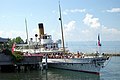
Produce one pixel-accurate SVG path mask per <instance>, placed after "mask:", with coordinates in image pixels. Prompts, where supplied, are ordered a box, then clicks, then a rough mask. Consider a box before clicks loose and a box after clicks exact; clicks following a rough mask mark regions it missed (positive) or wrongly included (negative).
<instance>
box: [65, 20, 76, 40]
mask: <svg viewBox="0 0 120 80" xmlns="http://www.w3.org/2000/svg"><path fill="white" fill-rule="evenodd" d="M75 29H76V21H70V22H69V23H68V24H65V25H64V34H65V38H66V39H67V40H68V39H71V37H72V36H73V35H74V31H75Z"/></svg>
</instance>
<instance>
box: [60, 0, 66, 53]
mask: <svg viewBox="0 0 120 80" xmlns="http://www.w3.org/2000/svg"><path fill="white" fill-rule="evenodd" d="M59 13H60V18H59V20H60V24H61V33H62V46H63V52H64V53H65V44H64V33H63V26H62V16H61V7H60V1H59Z"/></svg>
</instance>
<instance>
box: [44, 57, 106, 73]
mask: <svg viewBox="0 0 120 80" xmlns="http://www.w3.org/2000/svg"><path fill="white" fill-rule="evenodd" d="M43 61H44V60H43ZM105 61H106V58H103V57H99V58H74V59H48V67H52V68H58V69H65V70H72V71H80V72H88V73H95V74H99V72H100V69H101V68H102V67H104V62H105Z"/></svg>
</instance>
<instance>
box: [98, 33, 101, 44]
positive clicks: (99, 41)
mask: <svg viewBox="0 0 120 80" xmlns="http://www.w3.org/2000/svg"><path fill="white" fill-rule="evenodd" d="M98 46H101V43H100V35H99V34H98Z"/></svg>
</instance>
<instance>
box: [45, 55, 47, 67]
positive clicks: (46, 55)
mask: <svg viewBox="0 0 120 80" xmlns="http://www.w3.org/2000/svg"><path fill="white" fill-rule="evenodd" d="M45 64H46V69H48V64H47V53H45Z"/></svg>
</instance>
